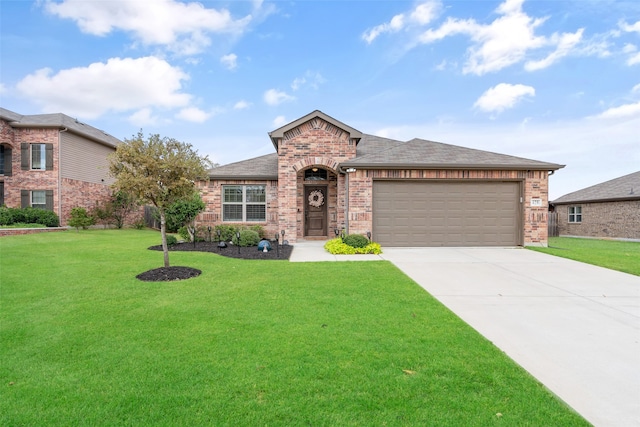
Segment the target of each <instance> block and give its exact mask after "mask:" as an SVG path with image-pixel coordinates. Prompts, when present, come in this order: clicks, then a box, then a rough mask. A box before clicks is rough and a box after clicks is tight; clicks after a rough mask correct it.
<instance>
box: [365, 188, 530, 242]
mask: <svg viewBox="0 0 640 427" xmlns="http://www.w3.org/2000/svg"><path fill="white" fill-rule="evenodd" d="M519 188H520V184H519V183H517V182H443V181H435V182H424V181H374V183H373V234H374V237H373V239H374V240H375V241H377V242H379V243H380V244H381V245H383V246H516V245H518V244H520V237H519V236H520V233H519V230H520V219H519V218H520V215H519V214H518V210H519V206H520V203H519V201H520V191H519Z"/></svg>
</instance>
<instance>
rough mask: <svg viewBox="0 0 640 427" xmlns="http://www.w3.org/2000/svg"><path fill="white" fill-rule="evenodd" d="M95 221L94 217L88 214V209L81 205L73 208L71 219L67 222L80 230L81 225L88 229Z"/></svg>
mask: <svg viewBox="0 0 640 427" xmlns="http://www.w3.org/2000/svg"><path fill="white" fill-rule="evenodd" d="M94 222H95V221H94V220H93V218H92V217H90V216H89V214H87V210H86V209H85V208H81V207H75V208H73V209H71V214H70V215H69V221H67V223H68V224H69V225H70V226H71V227H75V228H76V230H80V227H82V228H83V229H85V230H86V229H87V228H89V226H90V225H93V224H94Z"/></svg>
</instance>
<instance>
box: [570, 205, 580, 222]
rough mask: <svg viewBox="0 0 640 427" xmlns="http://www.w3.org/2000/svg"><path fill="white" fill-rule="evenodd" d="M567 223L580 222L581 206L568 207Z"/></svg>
mask: <svg viewBox="0 0 640 427" xmlns="http://www.w3.org/2000/svg"><path fill="white" fill-rule="evenodd" d="M569 222H582V206H569Z"/></svg>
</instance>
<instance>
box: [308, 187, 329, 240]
mask: <svg viewBox="0 0 640 427" xmlns="http://www.w3.org/2000/svg"><path fill="white" fill-rule="evenodd" d="M304 235H305V236H326V235H327V187H326V186H314V187H305V188H304Z"/></svg>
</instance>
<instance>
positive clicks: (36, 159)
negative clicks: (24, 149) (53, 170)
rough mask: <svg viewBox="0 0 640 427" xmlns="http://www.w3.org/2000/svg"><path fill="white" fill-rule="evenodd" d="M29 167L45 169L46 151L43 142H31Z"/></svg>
mask: <svg viewBox="0 0 640 427" xmlns="http://www.w3.org/2000/svg"><path fill="white" fill-rule="evenodd" d="M31 169H32V170H42V171H43V170H47V151H46V145H45V144H31Z"/></svg>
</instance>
